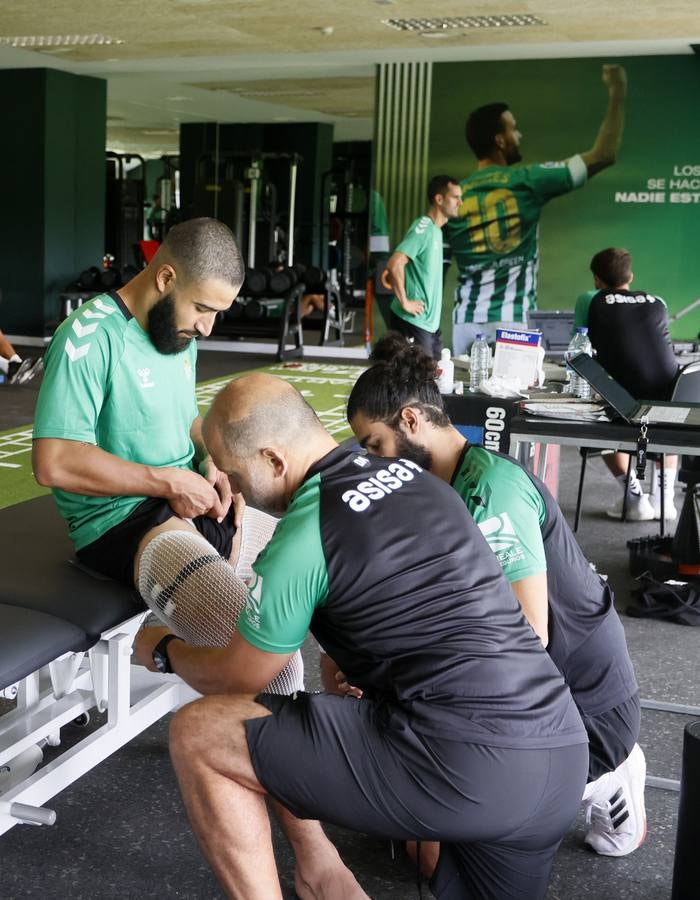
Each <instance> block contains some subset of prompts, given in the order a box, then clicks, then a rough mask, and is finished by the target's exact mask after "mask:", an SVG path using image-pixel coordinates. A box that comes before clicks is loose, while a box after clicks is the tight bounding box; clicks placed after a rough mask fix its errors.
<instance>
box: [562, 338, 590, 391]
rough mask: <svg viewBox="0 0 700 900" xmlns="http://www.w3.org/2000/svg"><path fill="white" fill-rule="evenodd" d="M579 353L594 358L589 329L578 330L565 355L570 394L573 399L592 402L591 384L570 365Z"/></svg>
mask: <svg viewBox="0 0 700 900" xmlns="http://www.w3.org/2000/svg"><path fill="white" fill-rule="evenodd" d="M579 353H587V354H588V355H589V356H593V347H592V346H591V342H590V339H589V337H588V329H587V328H584V327H580V328H577V329H576V334H575V335H574V336H573V337H572V338H571V341H570V343H569V346H568V347H567V349H566V353H565V354H564V359H565V360H566V362H567V366H566V370H567V373H568V375H569V393H570V394H571V396H572V397H580V398H581V399H582V400H590V399H591V393H592V392H591V386H590V384H589V383H588V382H587V381H586V379H585V378H581V376H580V375H577V374H576V372H574V370H573V369H572V368H571V367H570V366H569V365H568V362H569V360H570V359H571V358H572V357H573V356H576V355H577V354H579Z"/></svg>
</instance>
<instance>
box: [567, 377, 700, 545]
mask: <svg viewBox="0 0 700 900" xmlns="http://www.w3.org/2000/svg"><path fill="white" fill-rule="evenodd" d="M671 400H672V401H673V402H675V403H698V402H700V361H696V362H691V363H688V365H687V366H684V367H683V368H682V369H681V370H680V371H679V373H678V376H677V378H676V383H675V385H674V387H673V393H672V394H671ZM579 453H580V454H581V472H580V475H579V481H578V494H577V496H576V512H575V513H574V527H573V531H574V534H575V533H576V532H577V531H578V526H579V522H580V520H581V503H582V500H583V482H584V478H585V476H586V463H587V462H588V460H589V459H590V457H591V456H602V451H601V450H595V449H593V448H590V447H581V448H580V449H579ZM634 455H635V454H634V453H630V454H629V463H628V465H627V477H626V479H625V496H624V499H623V501H622V521H623V522H625V521H627V488H628V486H629V480H630V474H631V472H632V456H634ZM660 456H661V467H662V468H663V465H664V454H663V453H662V454H660ZM688 468H689V467H682V468H681V470H680V471H679V473H678V478H679V481H683V482H684V483H686V484H688V481H686V479H685V478H684V477H682V475H686V474H688V472H687V469H688ZM696 480H697V474H693V475H692V484H695V481H696ZM691 493H692V491H691ZM660 531H661V535H662V536H663V533H664V493H663V490H662V491H661V522H660Z"/></svg>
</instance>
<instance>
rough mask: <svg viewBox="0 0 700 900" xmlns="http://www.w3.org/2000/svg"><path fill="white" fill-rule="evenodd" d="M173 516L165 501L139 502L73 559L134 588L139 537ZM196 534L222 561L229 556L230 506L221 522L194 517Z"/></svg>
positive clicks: (233, 529) (156, 498)
mask: <svg viewBox="0 0 700 900" xmlns="http://www.w3.org/2000/svg"><path fill="white" fill-rule="evenodd" d="M173 516H175V518H180V517H179V516H178V514H177V513H176V512H175V511H174V510H173V508H172V507H171V506H170V504H169V503H168V502H167V501H166V500H161V499H160V498H159V497H149V498H148V500H144V502H143V503H140V504H139V505H138V506H137V507H136V509H135V510H134V511H133V512H132V513H131V515H130V516H127V518H126V519H124V521H123V522H120V523H119V524H118V525H115V526H114V527H113V528H110V529H109V531H105V533H104V534H103V535H102V536H101V537H98V538H97V540H96V541H93V542H92V543H91V544H88V545H87V546H86V547H83V548H82V549H81V550H78V551H77V553H76V556H77V557H78V559H79V560H80V562H81V563H82V564H83V565H85V566H87V567H88V568H90V569H94V570H95V571H96V572H100V573H101V574H102V575H107V576H108V577H109V578H114V580H115V581H120V582H121V583H122V584H125V585H126V586H127V587H130V588H133V587H134V556H135V555H136V551H137V549H138V546H139V543H140V541H141V538H142V537H143V536H144V534H146V532H147V531H150V530H151V528H155V527H156V525H162V524H163V522H167V520H168V519H171V518H172V517H173ZM191 522H192V524H193V525H194V527H195V528H196V529H197V531H198V532H199V533H200V534H201V535H202V536H203V537H205V538H206V539H207V540H208V541H209V543H210V544H212V545H213V546H214V548H215V549H216V550H217V552H218V553H220V554H221V556H223V557H224V558H225V559H228V558H229V556H230V555H231V545H232V543H233V536H234V534H235V533H236V526H235V525H234V524H233V507H231V509H230V510H229V512H228V515H227V516H226V517H225V518H224V520H223V522H217V521H216V519H210V518H209V517H208V516H197V517H196V518H194V519H192V520H191Z"/></svg>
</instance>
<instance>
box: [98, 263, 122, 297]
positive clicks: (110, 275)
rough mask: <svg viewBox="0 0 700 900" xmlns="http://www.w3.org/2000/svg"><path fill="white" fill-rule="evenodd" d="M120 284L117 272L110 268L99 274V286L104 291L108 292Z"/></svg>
mask: <svg viewBox="0 0 700 900" xmlns="http://www.w3.org/2000/svg"><path fill="white" fill-rule="evenodd" d="M120 283H121V278H120V277H119V272H118V271H117V270H116V269H113V268H112V267H111V266H110V267H109V269H102V271H101V272H100V285H101V286H102V287H103V288H105V290H108V291H109V290H111V289H112V288H113V287H118V286H119V284H120Z"/></svg>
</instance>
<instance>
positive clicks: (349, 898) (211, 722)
mask: <svg viewBox="0 0 700 900" xmlns="http://www.w3.org/2000/svg"><path fill="white" fill-rule="evenodd" d="M269 714H270V713H269V712H268V710H267V709H265V707H263V706H261V705H259V704H257V703H255V702H254V700H253V698H252V697H249V696H232V697H219V696H216V697H206V698H204V699H203V700H198V701H197V702H196V703H192V704H190V705H189V706H186V707H183V709H181V710H180V711H179V712H178V713H176V715H175V717H174V718H173V722H172V725H171V731H170V753H171V756H172V760H173V766H174V767H175V773H176V775H177V778H178V782H179V784H180V790H181V791H182V796H183V799H184V801H185V806H186V808H187V813H188V815H189V817H190V822H191V824H192V828H193V830H194V833H195V835H196V837H197V840H198V841H199V844H200V847H201V848H202V852H203V853H204V855H205V857H206V858H207V860H208V862H209V864H210V865H211V867H212V869H213V870H214V873H215V874H216V876H217V878H218V879H219V881H220V883H221V884H222V886H223V888H224V890H225V891H226V893H227V895H228V896H229V897H231V898H236V900H239V898H240V900H276V898H279V897H281V893H280V886H279V880H278V877H277V869H276V866H275V860H274V855H273V852H272V841H271V836H270V823H269V819H268V816H267V809H266V806H265V799H264V797H265V793H264V789H263V788H262V786H261V785H260V783H259V782H258V780H257V778H256V776H255V771H254V769H253V766H252V763H251V761H250V754H249V752H248V743H247V740H246V736H245V726H244V722H245V721H246V720H247V719H254V718H260V717H261V716H266V715H269ZM275 807H276V809H277V811H278V813H279V816H280V823H281V825H282V827H283V829H284V831H285V834H286V835H287V837H288V839H289V841H290V843H291V845H292V848H293V850H294V853H295V855H296V857H297V869H296V873H295V885H296V889H297V893H298V894H299V896H300V897H301V898H302V900H368V898H367V894H365V892H364V891H363V890H362V889H361V888H360V886H359V885H358V884H357V882H356V880H355V878H354V876H353V875H352V873H351V872H350V871H349V870H348V869H347V868H346V867H345V865H344V864H343V862H342V860H341V859H340V856H339V855H338V852H337V850H336V849H335V847H334V846H333V845H332V844H331V842H330V841H329V840H328V838H327V837H326V835H325V834H324V833H323V829H322V828H321V826H320V824H319V823H318V822H314V821H302V820H299V819H296V818H295V817H294V816H292V814H291V813H290V812H289V811H288V810H286V809H284V808H283V807H281V806H280V805H279V804H275Z"/></svg>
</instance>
